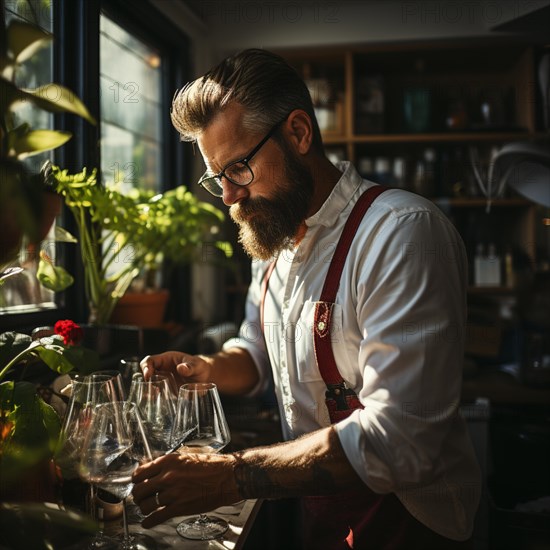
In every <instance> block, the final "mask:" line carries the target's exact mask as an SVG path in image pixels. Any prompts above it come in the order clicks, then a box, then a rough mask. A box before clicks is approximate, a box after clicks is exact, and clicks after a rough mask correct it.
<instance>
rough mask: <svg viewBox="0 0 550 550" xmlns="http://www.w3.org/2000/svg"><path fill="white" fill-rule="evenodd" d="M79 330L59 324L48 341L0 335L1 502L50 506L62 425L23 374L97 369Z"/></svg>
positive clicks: (18, 335)
mask: <svg viewBox="0 0 550 550" xmlns="http://www.w3.org/2000/svg"><path fill="white" fill-rule="evenodd" d="M82 337H83V331H82V329H81V328H80V327H79V326H78V325H77V324H75V323H74V322H73V321H70V320H66V321H58V322H57V323H56V324H55V327H54V334H53V335H52V336H48V337H43V338H38V339H34V340H33V339H32V338H31V337H30V336H29V335H26V334H20V333H15V332H6V333H3V334H0V367H1V368H0V496H1V497H2V498H1V499H0V500H3V501H9V500H18V501H21V500H37V501H50V502H53V501H54V500H53V499H54V493H53V489H54V481H53V479H52V475H53V471H52V463H51V459H52V457H53V456H54V452H55V448H56V445H57V442H58V440H59V431H60V426H61V424H60V419H59V417H58V415H57V413H56V411H55V410H54V409H53V408H52V407H51V406H50V405H49V404H47V403H46V402H45V401H44V399H42V397H40V395H39V394H38V393H37V384H35V383H33V382H31V381H27V380H25V374H26V372H27V368H29V367H30V366H31V365H33V364H36V363H38V362H41V363H43V364H46V365H47V366H48V367H49V368H50V369H51V370H52V371H54V372H55V373H57V374H65V373H67V372H70V371H71V370H73V369H75V368H77V369H78V370H79V371H80V372H84V373H88V372H92V371H94V370H97V369H98V368H99V358H98V355H97V353H96V352H94V351H92V350H89V349H87V348H84V347H82V346H81V345H80V342H81V340H82Z"/></svg>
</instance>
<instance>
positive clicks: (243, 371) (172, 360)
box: [141, 348, 259, 395]
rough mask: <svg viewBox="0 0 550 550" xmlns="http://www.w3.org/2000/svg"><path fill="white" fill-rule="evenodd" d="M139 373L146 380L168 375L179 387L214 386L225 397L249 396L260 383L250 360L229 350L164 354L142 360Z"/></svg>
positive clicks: (237, 350) (236, 350) (243, 353)
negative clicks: (163, 373)
mask: <svg viewBox="0 0 550 550" xmlns="http://www.w3.org/2000/svg"><path fill="white" fill-rule="evenodd" d="M141 370H142V371H143V376H144V377H145V379H146V380H148V379H149V378H150V377H151V376H153V374H155V373H158V372H162V371H164V372H171V373H172V375H173V376H174V379H175V381H176V383H177V384H178V386H181V385H182V384H185V383H186V382H213V383H214V384H216V386H218V390H219V391H220V393H225V394H228V395H243V394H246V393H248V392H250V391H251V390H252V389H254V387H256V385H257V384H258V379H259V378H258V370H257V369H256V366H255V365H254V361H253V360H252V357H251V356H250V354H249V353H248V351H246V350H245V349H242V348H230V349H227V350H223V351H219V352H217V353H214V354H212V355H190V354H189V353H183V352H181V351H166V352H164V353H159V354H158V355H148V356H147V357H145V358H144V359H143V360H142V361H141Z"/></svg>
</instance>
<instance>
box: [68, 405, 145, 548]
mask: <svg viewBox="0 0 550 550" xmlns="http://www.w3.org/2000/svg"><path fill="white" fill-rule="evenodd" d="M151 460H152V456H151V450H150V448H149V442H148V441H147V437H146V435H145V431H144V429H143V424H142V422H141V419H140V416H139V413H138V410H137V406H136V405H135V403H129V402H124V401H114V402H112V403H103V404H100V405H97V406H96V407H95V408H94V411H93V414H92V422H91V425H90V428H89V430H88V432H87V434H86V437H85V439H84V442H83V445H82V453H81V458H80V464H79V474H80V476H81V477H82V479H84V480H85V481H88V482H89V483H92V484H94V485H96V486H97V487H99V488H101V489H104V490H105V491H107V492H109V493H111V494H113V495H115V496H116V497H118V498H120V499H121V500H122V502H123V516H122V517H123V527H124V532H123V537H122V540H121V542H120V545H119V548H121V549H124V550H133V549H136V548H138V535H135V534H134V535H130V532H129V529H128V519H127V515H126V498H127V497H128V496H129V495H130V493H131V492H132V487H133V483H132V473H133V472H134V470H135V469H136V468H137V467H138V466H139V465H140V464H144V463H145V462H149V461H151ZM140 546H141V545H140Z"/></svg>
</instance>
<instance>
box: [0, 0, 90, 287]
mask: <svg viewBox="0 0 550 550" xmlns="http://www.w3.org/2000/svg"><path fill="white" fill-rule="evenodd" d="M52 40H53V36H52V35H51V34H49V33H47V32H45V31H43V30H42V29H41V28H39V27H38V26H37V25H33V24H31V23H28V22H24V21H20V20H17V19H12V20H11V21H10V22H9V24H7V25H6V23H5V10H4V1H3V0H0V272H2V271H4V267H5V266H6V265H9V264H10V263H11V262H13V261H14V260H15V259H16V258H17V255H18V253H19V250H20V248H21V244H22V242H23V239H25V238H26V239H27V240H29V241H31V242H37V240H39V238H40V228H41V219H42V211H43V208H42V205H43V191H44V189H45V182H44V180H43V178H42V177H41V175H40V174H33V173H31V172H30V171H29V170H28V169H27V168H26V166H25V165H24V164H23V161H24V159H26V158H28V157H30V156H32V155H36V154H39V153H42V152H44V151H49V150H51V149H55V148H56V147H59V146H61V145H63V144H64V143H66V142H67V141H68V140H69V139H70V138H71V134H70V132H64V131H59V130H50V129H40V128H37V129H33V128H31V126H30V124H29V123H28V122H21V121H19V122H16V120H17V118H16V116H15V113H16V112H17V110H18V109H19V108H20V107H21V106H23V105H25V104H29V103H30V104H32V105H34V106H35V107H37V108H39V109H43V110H45V111H49V112H52V113H61V112H65V113H72V114H75V115H78V116H80V117H83V118H84V119H86V120H88V121H89V122H90V123H92V124H95V120H94V118H93V117H92V116H91V115H90V113H89V112H88V110H87V109H86V107H85V106H84V105H83V103H82V102H81V101H80V100H79V99H78V97H76V96H75V94H74V93H73V92H71V91H70V90H69V89H67V88H65V87H64V86H61V85H59V84H56V83H50V84H46V85H44V86H40V87H38V88H34V89H28V88H23V87H20V86H18V85H17V84H16V74H17V71H18V69H20V68H21V66H22V65H23V64H24V63H25V62H28V61H29V60H30V59H31V58H32V57H33V56H34V55H35V53H36V52H37V51H38V50H39V49H41V48H43V47H44V46H45V45H47V44H48V43H49V42H51V41H52ZM0 285H1V280H0Z"/></svg>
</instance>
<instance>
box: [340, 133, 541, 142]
mask: <svg viewBox="0 0 550 550" xmlns="http://www.w3.org/2000/svg"><path fill="white" fill-rule="evenodd" d="M531 137H532V135H531V134H530V133H529V132H522V131H518V132H440V133H427V134H372V135H357V136H353V137H351V138H350V140H349V141H351V142H352V143H404V142H408V143H429V142H441V141H445V142H457V143H458V142H465V141H490V142H493V141H512V140H518V139H523V140H525V139H530V138H531Z"/></svg>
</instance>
